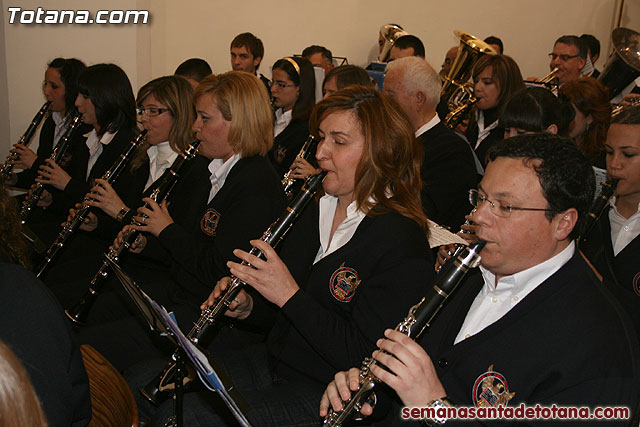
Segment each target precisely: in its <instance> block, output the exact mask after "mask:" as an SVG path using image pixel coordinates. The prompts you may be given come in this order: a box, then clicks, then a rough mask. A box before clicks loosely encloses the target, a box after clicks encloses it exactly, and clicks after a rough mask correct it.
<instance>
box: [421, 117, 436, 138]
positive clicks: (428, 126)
mask: <svg viewBox="0 0 640 427" xmlns="http://www.w3.org/2000/svg"><path fill="white" fill-rule="evenodd" d="M438 123H440V117H438V115H437V114H436V115H434V116H433V117H432V118H431V120H429V121H428V122H427V123H425V124H423V125H422V126H420V128H419V129H418V130H417V131H416V138H417V137H419V136H420V135H422V134H423V133H425V132H426V131H428V130H429V129H431V128H432V127H434V126H435V125H437V124H438Z"/></svg>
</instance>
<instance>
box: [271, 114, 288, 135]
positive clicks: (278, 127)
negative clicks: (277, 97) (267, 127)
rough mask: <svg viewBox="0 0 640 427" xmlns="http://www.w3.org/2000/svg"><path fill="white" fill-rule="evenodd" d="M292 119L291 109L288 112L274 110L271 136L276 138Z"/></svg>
mask: <svg viewBox="0 0 640 427" xmlns="http://www.w3.org/2000/svg"><path fill="white" fill-rule="evenodd" d="M292 117H293V109H291V110H289V111H284V112H283V111H282V108H278V110H276V122H275V123H274V125H273V136H274V137H276V136H278V135H280V134H281V133H282V131H283V130H284V129H285V128H286V127H287V126H289V123H291V118H292Z"/></svg>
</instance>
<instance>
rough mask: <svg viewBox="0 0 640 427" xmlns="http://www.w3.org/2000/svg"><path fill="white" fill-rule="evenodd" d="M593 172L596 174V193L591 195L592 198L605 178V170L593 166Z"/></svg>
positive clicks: (598, 191)
mask: <svg viewBox="0 0 640 427" xmlns="http://www.w3.org/2000/svg"><path fill="white" fill-rule="evenodd" d="M593 173H594V174H595V175H596V193H595V194H594V195H593V200H595V199H597V198H598V195H599V194H600V192H601V191H602V183H604V182H605V181H606V180H607V171H606V170H604V169H600V168H597V167H595V166H594V167H593Z"/></svg>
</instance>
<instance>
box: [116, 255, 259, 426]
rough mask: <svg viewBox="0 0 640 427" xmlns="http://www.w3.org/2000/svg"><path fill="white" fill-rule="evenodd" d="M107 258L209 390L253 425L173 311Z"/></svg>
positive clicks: (151, 323)
mask: <svg viewBox="0 0 640 427" xmlns="http://www.w3.org/2000/svg"><path fill="white" fill-rule="evenodd" d="M107 260H108V261H109V265H110V266H111V268H112V269H113V271H114V272H115V273H116V276H117V277H118V279H119V280H120V283H122V285H123V286H124V288H125V289H126V291H127V293H128V294H129V296H130V297H131V299H132V300H133V302H134V303H135V305H136V306H137V307H138V309H139V310H140V312H141V313H142V315H143V316H144V317H145V319H146V321H147V323H148V324H149V327H150V328H151V330H154V331H156V332H158V333H159V334H161V335H164V336H166V337H167V338H169V339H171V340H172V341H174V342H175V344H176V345H178V346H180V347H181V348H182V349H183V350H184V353H185V354H186V355H187V357H189V359H190V360H191V362H192V363H193V365H194V367H195V368H196V370H197V371H198V376H199V377H200V380H201V381H202V382H203V383H204V385H205V386H206V387H207V388H208V389H209V390H212V391H215V392H217V393H218V394H219V395H220V397H221V398H222V400H223V401H224V402H225V404H226V405H227V407H228V408H229V410H231V413H232V414H233V416H234V417H235V418H236V420H238V422H239V423H240V425H242V426H243V427H251V424H249V421H248V420H247V418H246V417H245V416H244V414H243V413H242V411H241V410H240V408H239V407H238V405H237V404H236V402H235V401H234V400H233V399H232V398H231V396H230V395H229V392H228V391H227V389H226V388H225V386H224V384H223V383H222V381H221V380H220V377H219V376H218V374H217V373H216V371H215V370H214V369H213V367H212V366H211V363H209V359H208V358H207V356H206V355H205V354H204V353H203V352H202V351H201V350H200V349H199V348H198V347H196V346H195V344H193V343H192V342H191V340H189V339H188V338H187V337H186V336H185V335H184V333H183V332H182V331H181V330H180V328H179V327H178V324H177V322H176V319H175V317H174V316H173V313H168V312H167V310H165V308H164V307H162V306H161V305H159V304H158V303H157V302H155V301H154V300H152V299H151V298H150V297H149V296H148V295H147V294H146V293H144V291H143V290H142V289H140V287H139V286H138V285H137V284H136V283H135V282H134V281H133V279H132V278H131V277H130V276H129V275H128V274H127V273H125V272H124V271H123V270H122V269H121V268H120V266H119V265H118V264H117V263H116V262H115V261H114V260H113V259H112V258H109V257H107ZM231 388H232V387H231V386H230V389H231Z"/></svg>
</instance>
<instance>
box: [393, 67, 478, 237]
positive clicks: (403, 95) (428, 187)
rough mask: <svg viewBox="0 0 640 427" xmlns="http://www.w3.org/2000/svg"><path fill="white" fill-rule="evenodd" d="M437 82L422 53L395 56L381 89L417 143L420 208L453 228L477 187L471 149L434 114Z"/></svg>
mask: <svg viewBox="0 0 640 427" xmlns="http://www.w3.org/2000/svg"><path fill="white" fill-rule="evenodd" d="M440 89H441V83H440V78H439V77H438V74H437V73H436V72H435V70H434V69H433V68H432V67H431V66H430V65H429V64H428V63H427V62H426V61H425V60H424V59H422V58H418V57H407V58H400V59H397V60H395V61H393V62H391V63H389V64H388V65H387V73H386V76H385V80H384V91H385V92H387V93H388V94H389V95H391V96H392V97H393V98H394V99H395V100H396V101H397V102H398V104H400V107H401V108H402V109H403V110H404V112H405V113H406V114H407V116H408V117H409V119H410V120H411V123H412V124H413V127H414V130H415V131H416V138H418V141H420V144H422V148H423V150H424V161H423V164H422V169H421V174H422V208H423V210H424V211H425V213H426V214H427V216H428V217H429V219H431V220H433V221H435V222H437V223H438V224H441V225H446V226H448V227H450V228H451V229H453V230H454V231H457V230H458V229H460V225H461V224H462V223H463V222H464V216H465V215H466V214H467V213H469V211H470V210H471V206H470V205H469V202H468V196H467V191H469V190H470V189H472V188H475V187H476V184H477V175H476V167H475V161H474V158H473V152H472V150H471V147H470V146H469V144H467V143H466V142H465V141H464V140H463V139H462V138H461V137H460V136H458V135H457V134H456V133H455V132H453V131H452V130H451V129H449V128H447V127H446V126H444V125H443V124H442V123H441V122H440V119H439V118H438V115H437V114H436V106H437V105H438V101H439V100H440Z"/></svg>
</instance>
